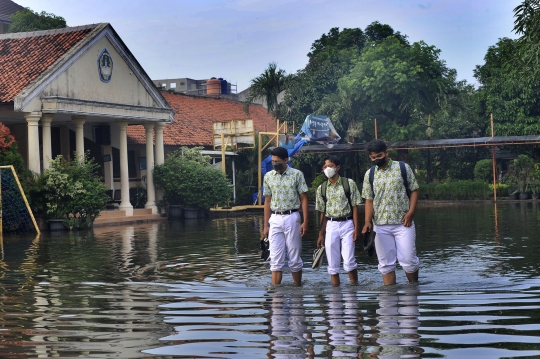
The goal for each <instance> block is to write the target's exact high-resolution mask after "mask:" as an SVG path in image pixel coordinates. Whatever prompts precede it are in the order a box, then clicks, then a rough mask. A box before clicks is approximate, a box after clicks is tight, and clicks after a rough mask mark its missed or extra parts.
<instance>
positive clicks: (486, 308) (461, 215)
mask: <svg viewBox="0 0 540 359" xmlns="http://www.w3.org/2000/svg"><path fill="white" fill-rule="evenodd" d="M415 221H416V225H417V227H418V242H417V248H418V252H419V255H420V257H421V260H422V268H421V270H420V275H421V282H420V283H419V284H418V285H415V286H411V285H407V284H405V283H406V279H405V276H404V275H403V272H402V271H401V270H400V271H398V273H397V274H398V285H396V286H395V287H393V288H384V287H382V282H381V278H380V274H379V273H378V272H377V269H376V259H375V258H372V257H367V256H366V255H365V254H363V253H362V252H361V251H358V252H357V261H358V265H359V281H360V285H359V286H351V285H349V284H345V283H346V282H347V281H346V277H347V274H346V273H342V276H343V277H344V278H342V283H343V284H342V285H341V287H338V288H334V287H332V286H331V283H330V281H329V278H328V275H327V274H326V268H325V265H323V267H322V268H321V269H320V270H318V271H316V270H311V269H310V267H309V264H310V262H311V258H310V257H311V253H312V252H313V249H314V248H315V242H316V228H315V226H316V219H315V218H314V217H313V218H312V221H310V222H311V223H312V228H310V232H309V234H308V236H307V237H306V238H304V249H303V260H304V262H305V263H306V266H305V268H304V283H303V287H302V288H296V287H293V286H292V282H291V281H290V280H289V281H287V280H285V281H284V283H283V285H282V286H277V287H272V286H270V273H269V271H268V266H267V263H265V262H262V261H261V260H260V259H259V249H258V244H259V239H260V230H261V224H262V219H261V216H247V217H242V218H225V219H213V220H195V221H188V222H184V221H177V222H169V223H159V224H144V225H133V226H126V227H121V228H117V227H105V228H96V229H94V230H93V231H90V232H65V233H64V232H61V233H54V234H52V233H51V234H47V233H45V234H42V235H41V237H38V238H35V237H34V236H10V237H4V238H3V240H1V241H0V251H1V253H2V255H1V256H0V283H1V286H0V298H1V300H0V340H1V342H0V357H1V358H4V357H6V358H8V357H10V358H17V357H25V358H37V357H41V358H53V357H70V358H75V357H80V358H110V357H120V358H151V357H157V358H193V357H199V358H233V359H236V358H249V359H252V358H418V357H432V358H433V357H445V358H503V357H504V358H508V357H540V304H539V303H540V273H539V272H540V269H539V266H538V263H539V262H540V253H539V252H538V251H537V250H536V248H537V246H538V245H537V243H536V242H537V239H538V235H537V233H539V230H540V210H539V206H538V203H536V202H532V201H529V202H523V203H519V202H516V203H499V204H498V205H497V206H496V207H494V206H491V205H480V204H479V205H461V206H459V205H455V206H448V207H431V208H429V209H428V208H423V207H422V206H420V207H419V209H418V214H417V216H416V218H415ZM284 278H288V276H284Z"/></svg>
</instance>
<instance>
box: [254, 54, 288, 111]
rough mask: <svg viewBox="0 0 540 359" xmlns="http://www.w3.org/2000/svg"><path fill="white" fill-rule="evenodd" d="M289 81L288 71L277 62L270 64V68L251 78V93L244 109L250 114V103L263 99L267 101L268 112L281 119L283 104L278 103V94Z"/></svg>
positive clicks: (284, 88)
mask: <svg viewBox="0 0 540 359" xmlns="http://www.w3.org/2000/svg"><path fill="white" fill-rule="evenodd" d="M288 81H289V76H287V73H286V72H285V71H284V70H282V69H279V70H278V68H277V64H276V63H275V62H271V63H269V64H268V68H267V69H266V70H264V72H263V73H262V74H261V75H260V76H258V77H256V78H254V79H252V80H251V83H250V90H251V92H250V94H249V96H248V97H247V98H246V100H245V102H244V111H245V112H246V114H248V115H249V105H251V103H252V102H253V101H255V100H256V99H262V100H264V101H265V102H266V108H267V110H268V113H272V115H273V116H274V117H275V118H277V119H281V108H280V107H281V106H280V104H279V103H278V95H279V94H280V93H281V92H282V91H285V90H286V88H287V84H288Z"/></svg>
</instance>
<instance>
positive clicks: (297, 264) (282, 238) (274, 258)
mask: <svg viewBox="0 0 540 359" xmlns="http://www.w3.org/2000/svg"><path fill="white" fill-rule="evenodd" d="M268 223H269V225H270V233H269V235H268V240H269V241H270V270H271V271H272V272H280V271H281V270H282V269H283V266H284V265H285V256H286V255H287V254H288V255H289V269H290V270H291V272H299V271H301V270H302V266H303V265H304V263H303V262H302V258H300V254H301V252H302V236H301V235H300V213H299V212H293V213H291V214H272V215H271V216H270V220H269V221H268Z"/></svg>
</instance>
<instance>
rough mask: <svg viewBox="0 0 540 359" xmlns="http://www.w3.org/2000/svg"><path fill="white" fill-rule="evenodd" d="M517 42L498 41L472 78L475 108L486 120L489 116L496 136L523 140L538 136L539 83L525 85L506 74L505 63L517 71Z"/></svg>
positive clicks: (539, 115) (539, 122)
mask: <svg viewBox="0 0 540 359" xmlns="http://www.w3.org/2000/svg"><path fill="white" fill-rule="evenodd" d="M518 46H519V41H517V40H512V39H509V38H503V39H500V40H499V41H498V42H497V44H496V45H494V46H490V47H489V49H488V51H487V53H486V55H485V57H484V61H485V63H484V64H483V65H479V66H476V69H475V70H474V76H475V77H476V79H477V80H478V82H479V83H480V85H481V86H480V88H479V105H480V106H481V109H482V112H483V114H484V116H485V117H486V118H487V117H488V116H489V114H490V113H493V117H494V123H495V134H496V135H497V136H525V135H531V134H537V133H540V100H539V98H540V83H538V82H537V81H536V82H527V81H524V80H523V79H522V76H521V74H519V73H516V72H515V71H508V64H509V62H508V61H510V60H509V59H513V60H512V61H514V63H513V65H512V66H513V67H516V68H517V67H519V66H520V64H519V59H518V58H516V57H515V56H514V54H515V53H516V52H517V51H518V50H517V47H518Z"/></svg>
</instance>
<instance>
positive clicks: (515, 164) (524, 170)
mask: <svg viewBox="0 0 540 359" xmlns="http://www.w3.org/2000/svg"><path fill="white" fill-rule="evenodd" d="M533 170H534V161H533V160H532V158H530V157H529V156H527V155H519V156H518V157H517V158H516V159H514V160H512V161H511V162H510V168H509V170H508V172H509V174H510V176H511V177H512V178H513V179H514V181H515V182H516V184H517V186H518V190H519V192H520V193H519V198H520V199H527V198H529V193H528V189H529V185H530V182H531V178H532V173H533Z"/></svg>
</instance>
